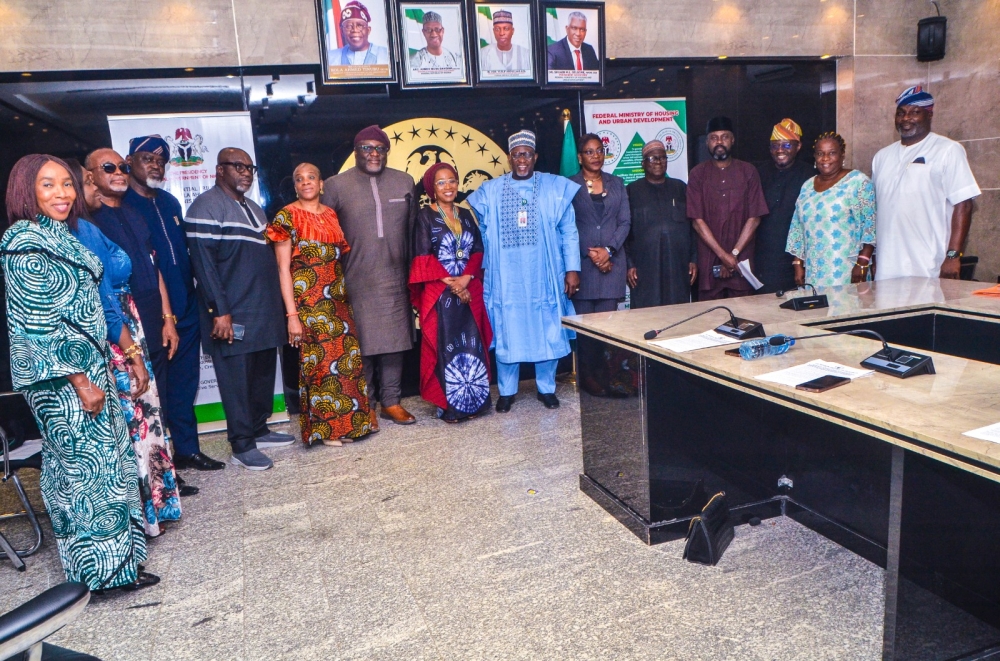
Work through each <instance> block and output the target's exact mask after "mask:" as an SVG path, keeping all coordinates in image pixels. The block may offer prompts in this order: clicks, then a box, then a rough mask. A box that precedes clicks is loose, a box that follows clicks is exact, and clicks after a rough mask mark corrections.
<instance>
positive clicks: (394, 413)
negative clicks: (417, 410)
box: [379, 404, 417, 425]
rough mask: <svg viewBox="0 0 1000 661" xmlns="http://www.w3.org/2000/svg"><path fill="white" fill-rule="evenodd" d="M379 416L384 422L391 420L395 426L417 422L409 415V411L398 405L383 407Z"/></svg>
mask: <svg viewBox="0 0 1000 661" xmlns="http://www.w3.org/2000/svg"><path fill="white" fill-rule="evenodd" d="M379 415H380V416H381V417H383V418H385V419H386V420H392V421H393V422H395V423H396V424H397V425H412V424H413V423H414V422H416V421H417V419H416V418H414V417H413V416H412V415H410V412H409V411H407V410H406V409H404V408H403V407H402V406H401V405H399V404H396V405H395V406H383V407H382V412H381V413H380V414H379Z"/></svg>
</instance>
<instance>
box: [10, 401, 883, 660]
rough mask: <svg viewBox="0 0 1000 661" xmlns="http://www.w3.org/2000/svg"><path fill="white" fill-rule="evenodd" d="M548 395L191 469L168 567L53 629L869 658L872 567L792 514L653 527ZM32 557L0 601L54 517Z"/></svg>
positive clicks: (570, 653)
mask: <svg viewBox="0 0 1000 661" xmlns="http://www.w3.org/2000/svg"><path fill="white" fill-rule="evenodd" d="M558 395H559V396H560V398H561V399H562V403H563V405H562V407H561V408H560V409H558V410H555V411H548V410H546V409H545V408H543V407H542V405H541V403H540V402H537V401H536V400H535V399H534V397H533V384H531V383H527V382H526V383H523V384H522V385H521V398H520V399H519V400H518V401H517V403H516V404H515V405H514V408H513V410H512V411H511V413H509V414H506V415H497V414H492V415H489V416H486V417H485V418H482V419H478V420H474V421H471V422H468V423H463V424H459V425H446V424H445V423H442V422H439V421H437V420H434V419H432V418H431V414H432V408H431V407H430V406H427V405H425V404H424V403H422V402H420V401H419V400H415V399H411V400H406V401H405V402H404V404H405V405H406V406H407V407H408V408H410V410H411V411H413V412H414V413H415V414H416V415H417V416H418V418H419V422H418V424H416V425H413V426H410V427H400V426H394V425H391V424H388V425H385V426H383V431H381V432H380V433H379V434H377V435H376V436H374V437H373V438H372V439H371V440H368V441H364V442H361V443H355V444H353V445H351V446H345V447H344V448H326V447H316V448H311V449H307V448H304V447H302V446H299V445H295V446H293V447H290V448H284V449H278V450H271V451H268V454H269V455H270V456H271V457H272V458H273V459H274V461H275V468H274V469H273V470H271V471H267V472H264V473H250V472H247V471H237V470H235V469H234V468H233V467H227V468H226V470H224V471H222V472H221V473H219V474H205V473H196V472H192V471H187V472H185V473H184V477H185V478H186V479H188V481H189V482H190V483H192V484H195V485H197V486H199V487H201V493H200V494H199V495H198V496H195V497H191V498H188V499H186V500H185V501H184V507H185V515H184V521H183V522H182V523H180V524H179V525H175V526H173V527H172V528H171V529H170V530H169V531H168V532H167V533H166V534H165V535H164V536H163V537H161V538H159V539H157V540H154V541H153V542H151V554H150V556H151V558H150V561H149V563H148V566H149V570H150V571H153V572H155V573H157V574H159V575H160V576H162V577H163V579H164V580H163V583H161V584H160V585H159V586H157V587H155V588H152V589H150V590H145V591H142V592H139V593H135V594H122V595H116V596H113V597H106V598H103V599H95V600H94V601H93V602H92V603H91V605H90V606H89V607H88V609H87V611H86V612H85V613H84V615H83V616H82V617H81V618H80V619H79V620H78V621H77V622H76V623H75V624H73V625H72V626H70V627H69V628H67V629H65V630H64V631H61V632H60V633H59V634H57V635H56V636H55V637H54V639H53V642H57V643H59V644H63V645H65V646H67V647H71V648H75V649H79V650H81V651H86V652H89V653H91V654H95V655H97V656H99V657H100V658H102V659H105V661H112V660H116V659H122V660H129V661H132V660H135V659H176V660H180V659H220V660H231V659H245V660H250V659H253V660H256V659H296V660H305V659H322V660H324V661H326V660H328V659H407V660H409V659H449V660H450V659H455V660H467V659H611V658H614V659H741V660H758V659H760V660H763V659H776V658H782V659H810V660H813V659H877V658H879V653H880V648H881V641H882V622H881V617H882V610H883V604H882V594H883V585H882V573H883V572H882V570H881V569H879V568H878V567H877V566H875V565H873V564H871V563H869V562H867V561H865V560H864V559H862V558H860V557H858V556H856V555H854V554H852V553H850V552H848V551H846V550H845V549H843V548H841V547H839V546H837V545H836V544H834V543H832V542H830V541H828V540H826V539H824V538H823V537H821V536H819V535H817V534H816V533H814V532H812V531H810V530H808V529H807V528H805V527H803V526H800V525H799V524H797V523H795V522H794V521H791V520H790V519H786V518H778V519H771V520H767V521H765V522H764V524H763V525H761V526H758V527H756V528H750V527H747V526H740V527H738V528H737V531H736V539H735V541H734V542H733V543H732V545H731V546H730V547H729V549H728V550H727V551H726V554H725V556H724V557H723V560H722V562H721V563H720V564H719V565H718V566H717V567H712V568H706V567H702V566H700V565H693V564H690V563H687V562H684V561H683V560H682V559H681V552H682V549H683V541H675V542H670V543H665V544H660V545H658V546H652V547H650V546H646V545H645V544H643V543H642V542H640V541H639V540H638V539H637V538H636V537H635V536H634V535H633V534H632V533H631V532H629V531H628V530H627V529H625V528H624V527H623V526H622V525H621V524H619V523H618V522H617V521H616V520H614V519H613V518H612V517H611V516H609V515H608V514H607V513H606V512H604V510H602V509H601V508H600V507H599V506H598V505H597V504H596V503H594V502H593V501H592V500H591V499H590V498H588V497H587V496H586V495H584V494H583V493H581V492H580V490H579V481H578V475H579V473H580V472H581V470H582V460H581V439H580V418H579V415H580V414H579V403H578V398H577V395H576V393H575V392H574V391H573V388H572V387H571V386H566V385H560V386H559V390H558ZM494 396H495V393H494ZM287 427H294V425H287ZM226 447H227V446H226V443H225V441H224V439H223V438H221V436H220V435H213V436H210V437H206V438H205V441H204V448H205V450H206V452H207V453H209V454H211V455H213V456H217V457H224V456H227V455H228V452H227V449H226ZM28 482H30V483H31V493H30V495H31V497H32V498H33V500H34V502H36V503H40V498H39V496H38V491H37V480H35V479H34V478H32V477H29V479H28ZM10 504H11V503H10V502H9V497H8V490H7V489H6V488H0V511H6V510H7V508H8V507H9V505H10ZM45 525H46V526H47V520H46V521H45ZM21 526H22V524H19V523H5V524H4V527H3V530H4V531H5V532H9V533H10V537H11V538H12V541H15V542H17V541H20V538H19V537H18V535H19V534H20V532H21ZM27 564H28V571H27V572H26V573H24V574H19V573H17V572H15V571H14V570H13V569H12V568H11V566H10V565H9V563H6V562H3V561H0V611H5V610H8V609H10V608H11V607H13V606H14V605H16V604H18V603H21V602H23V601H26V600H27V599H28V598H30V597H31V596H33V595H35V594H37V593H38V592H41V591H42V590H43V589H45V588H46V587H48V586H49V585H51V584H53V583H54V582H56V581H59V580H61V577H62V574H61V570H60V568H59V563H58V559H57V556H56V553H55V548H54V544H53V542H52V537H51V535H47V536H46V541H45V546H44V548H43V550H42V551H41V552H39V553H38V554H37V555H35V556H33V557H31V558H29V559H27Z"/></svg>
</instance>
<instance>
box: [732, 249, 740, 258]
mask: <svg viewBox="0 0 1000 661" xmlns="http://www.w3.org/2000/svg"><path fill="white" fill-rule="evenodd" d="M739 256H740V249H739V248H733V257H739Z"/></svg>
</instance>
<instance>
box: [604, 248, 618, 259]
mask: <svg viewBox="0 0 1000 661" xmlns="http://www.w3.org/2000/svg"><path fill="white" fill-rule="evenodd" d="M604 249H605V250H607V251H608V256H609V257H614V256H615V250H614V248H612V247H611V246H604Z"/></svg>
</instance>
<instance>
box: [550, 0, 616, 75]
mask: <svg viewBox="0 0 1000 661" xmlns="http://www.w3.org/2000/svg"><path fill="white" fill-rule="evenodd" d="M539 7H540V12H539V13H540V14H541V20H542V32H543V33H544V34H545V39H544V44H543V49H542V51H543V54H544V57H545V60H544V61H545V79H544V81H543V83H544V84H545V85H546V86H551V87H599V86H601V85H603V84H604V58H605V50H604V3H603V2H572V3H570V2H552V1H551V0H542V2H541V3H540V4H539Z"/></svg>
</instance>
